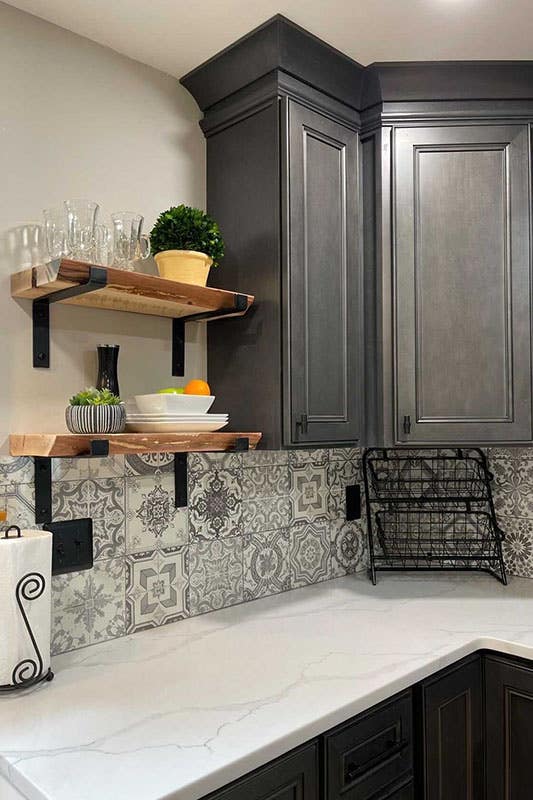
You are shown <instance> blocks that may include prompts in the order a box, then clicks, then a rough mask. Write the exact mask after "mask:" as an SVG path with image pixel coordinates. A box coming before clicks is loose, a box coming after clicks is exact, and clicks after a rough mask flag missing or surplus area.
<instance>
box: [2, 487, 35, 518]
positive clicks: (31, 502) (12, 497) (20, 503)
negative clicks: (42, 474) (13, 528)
mask: <svg viewBox="0 0 533 800" xmlns="http://www.w3.org/2000/svg"><path fill="white" fill-rule="evenodd" d="M4 488H5V489H6V491H4ZM0 507H4V508H5V509H6V511H7V523H8V524H9V525H18V527H19V528H35V527H36V524H35V488H34V484H33V483H20V484H16V485H11V486H7V487H3V488H2V489H0ZM37 527H38V526H37Z"/></svg>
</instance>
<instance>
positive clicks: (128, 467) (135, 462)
mask: <svg viewBox="0 0 533 800" xmlns="http://www.w3.org/2000/svg"><path fill="white" fill-rule="evenodd" d="M125 471H126V476H128V475H140V476H143V475H160V474H161V473H163V472H165V473H166V472H168V473H173V472H174V455H173V453H140V454H136V455H127V456H126V459H125Z"/></svg>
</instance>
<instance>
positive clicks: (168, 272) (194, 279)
mask: <svg viewBox="0 0 533 800" xmlns="http://www.w3.org/2000/svg"><path fill="white" fill-rule="evenodd" d="M154 258H155V263H156V264H157V269H158V270H159V274H160V275H161V277H162V278H168V279H169V280H171V281H179V282H180V283H191V284H193V285H195V286H205V285H206V284H207V277H208V275H209V269H210V268H211V264H212V263H213V259H212V258H210V257H209V256H207V255H206V254H205V253H197V252H196V250H163V251H162V252H161V253H157V255H155V256H154Z"/></svg>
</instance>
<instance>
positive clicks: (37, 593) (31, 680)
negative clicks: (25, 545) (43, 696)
mask: <svg viewBox="0 0 533 800" xmlns="http://www.w3.org/2000/svg"><path fill="white" fill-rule="evenodd" d="M10 531H15V532H16V534H17V538H20V537H21V536H22V533H21V530H20V528H19V527H18V526H17V525H11V526H10V527H9V528H7V530H5V531H4V535H3V537H2V539H0V541H3V540H6V539H9V538H10V536H9V533H10ZM45 588H46V581H45V579H44V577H43V575H41V573H40V572H28V573H27V574H26V575H24V576H23V577H22V578H21V579H20V580H19V582H18V583H17V588H16V589H15V596H16V598H17V605H18V607H19V611H20V613H21V615H22V619H23V620H24V625H25V627H26V630H27V632H28V636H29V637H30V641H31V643H32V646H33V649H34V651H35V659H33V658H24V659H22V661H19V663H18V664H17V665H16V666H15V667H14V668H13V672H12V678H11V680H12V683H8V684H4V685H3V686H0V693H2V694H8V693H9V692H17V691H20V690H22V689H28V688H29V687H30V686H35V685H37V684H38V683H42V682H43V681H48V682H49V681H51V680H53V678H54V673H53V672H52V670H51V669H50V668H48V670H46V672H43V658H42V656H41V653H40V650H39V647H38V645H37V642H36V640H35V636H34V634H33V631H32V628H31V625H30V623H29V620H28V616H27V614H26V611H25V609H24V605H23V602H22V601H23V600H27V601H31V600H37V599H38V598H39V597H41V595H42V594H43V592H44V590H45Z"/></svg>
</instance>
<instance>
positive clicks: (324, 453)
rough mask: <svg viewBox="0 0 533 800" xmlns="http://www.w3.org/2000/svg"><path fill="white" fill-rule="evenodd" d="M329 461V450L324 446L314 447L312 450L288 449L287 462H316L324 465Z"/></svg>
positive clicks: (292, 463)
mask: <svg viewBox="0 0 533 800" xmlns="http://www.w3.org/2000/svg"><path fill="white" fill-rule="evenodd" d="M328 461H329V450H328V449H327V448H326V447H319V448H315V449H314V450H305V449H301V450H289V464H291V466H292V465H296V466H297V465H299V464H316V465H317V466H322V467H324V466H325V465H326V464H327V463H328Z"/></svg>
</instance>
